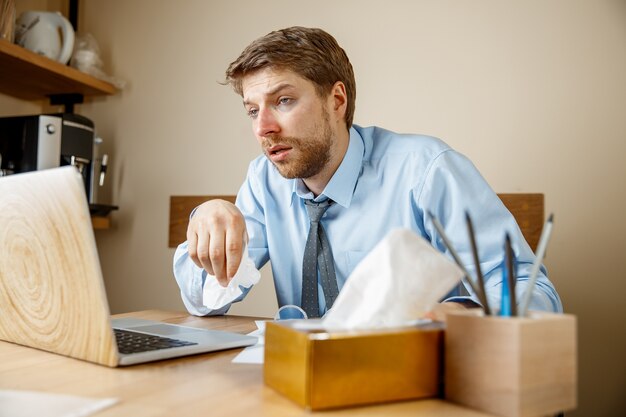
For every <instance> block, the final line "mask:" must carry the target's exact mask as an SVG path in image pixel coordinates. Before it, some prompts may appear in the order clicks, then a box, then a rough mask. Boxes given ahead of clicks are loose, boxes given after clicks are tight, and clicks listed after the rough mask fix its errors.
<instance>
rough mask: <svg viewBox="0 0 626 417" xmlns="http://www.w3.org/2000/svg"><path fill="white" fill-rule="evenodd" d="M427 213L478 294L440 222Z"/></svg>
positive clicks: (473, 289)
mask: <svg viewBox="0 0 626 417" xmlns="http://www.w3.org/2000/svg"><path fill="white" fill-rule="evenodd" d="M427 213H428V217H430V220H431V221H432V222H433V224H434V225H435V229H437V232H438V233H439V235H441V239H442V240H443V243H444V245H446V247H447V248H448V250H449V251H450V254H451V255H452V258H453V259H454V262H456V264H457V265H458V266H459V267H460V268H461V270H462V271H463V273H464V274H465V278H466V280H467V283H468V284H469V285H470V287H471V288H472V291H474V293H475V294H477V295H478V294H480V292H479V291H478V289H477V288H476V285H474V283H473V282H472V279H471V278H470V274H469V272H467V269H466V268H465V265H463V263H462V262H461V258H459V255H458V254H457V253H456V251H455V250H454V247H453V246H452V243H450V241H449V240H448V236H447V235H446V232H444V230H443V226H442V225H441V223H439V220H437V218H436V217H435V216H434V215H433V214H432V213H431V212H430V211H428V212H427ZM479 297H480V296H479ZM483 308H484V306H483Z"/></svg>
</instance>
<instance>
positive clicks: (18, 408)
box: [0, 390, 117, 417]
mask: <svg viewBox="0 0 626 417" xmlns="http://www.w3.org/2000/svg"><path fill="white" fill-rule="evenodd" d="M115 403H117V399H116V398H88V397H77V396H74V395H65V394H50V393H46V392H36V391H17V390H0V417H39V416H41V417H44V416H45V417H86V416H89V415H91V414H94V413H96V412H98V411H100V410H103V409H105V408H107V407H110V406H112V405H113V404H115Z"/></svg>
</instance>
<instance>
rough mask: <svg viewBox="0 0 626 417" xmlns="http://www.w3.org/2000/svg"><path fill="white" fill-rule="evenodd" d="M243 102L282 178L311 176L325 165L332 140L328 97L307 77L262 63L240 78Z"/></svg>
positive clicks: (332, 133)
mask: <svg viewBox="0 0 626 417" xmlns="http://www.w3.org/2000/svg"><path fill="white" fill-rule="evenodd" d="M242 87H243V101H244V106H245V109H246V112H247V113H248V116H249V117H250V118H251V119H252V127H253V130H254V134H255V136H256V138H257V140H258V141H259V143H260V144H261V147H262V149H263V152H264V153H265V156H266V157H267V158H268V159H269V160H270V161H271V162H272V163H273V164H274V166H276V168H277V169H278V171H279V172H280V174H281V175H282V176H283V177H285V178H303V179H306V178H311V177H314V176H315V175H317V174H319V173H320V172H321V171H322V170H323V168H324V167H325V166H326V165H327V164H328V162H329V160H330V158H331V152H332V150H333V145H334V142H335V135H334V132H333V129H332V127H331V122H330V115H329V112H328V109H327V107H326V106H327V105H328V104H327V102H326V101H324V100H323V99H322V98H320V97H319V96H318V95H317V93H316V91H315V87H314V85H313V83H312V82H310V81H309V80H306V79H304V78H302V77H300V76H298V75H296V74H295V73H293V72H291V71H287V70H278V69H271V68H266V69H262V70H259V71H257V72H254V73H252V74H250V75H247V76H246V77H245V78H244V79H243V83H242Z"/></svg>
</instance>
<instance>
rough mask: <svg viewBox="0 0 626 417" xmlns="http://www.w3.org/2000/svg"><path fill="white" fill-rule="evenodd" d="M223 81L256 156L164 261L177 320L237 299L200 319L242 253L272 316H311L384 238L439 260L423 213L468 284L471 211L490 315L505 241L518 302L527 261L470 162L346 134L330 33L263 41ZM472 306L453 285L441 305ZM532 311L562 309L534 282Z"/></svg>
mask: <svg viewBox="0 0 626 417" xmlns="http://www.w3.org/2000/svg"><path fill="white" fill-rule="evenodd" d="M226 79H227V82H228V83H229V84H230V85H231V86H232V87H233V89H234V90H235V91H236V92H237V93H238V94H240V95H241V96H242V97H243V104H244V107H245V111H246V112H247V114H248V116H249V117H250V119H251V121H252V128H253V131H254V135H255V137H256V138H257V140H258V142H259V144H260V145H261V148H262V149H263V153H264V155H263V156H260V157H258V158H257V159H255V160H254V161H252V163H251V164H250V167H249V170H248V174H247V178H246V180H245V182H244V184H243V186H242V187H241V189H240V190H239V193H238V195H237V203H236V205H233V204H231V203H228V202H226V201H222V200H211V201H208V202H206V203H204V204H202V205H200V206H198V207H197V208H196V209H195V210H194V212H193V214H192V216H191V219H190V222H189V227H188V230H187V241H186V242H185V243H183V244H181V245H180V246H179V247H178V249H177V251H176V254H175V256H174V273H175V276H176V280H177V282H178V284H179V286H180V288H181V294H182V298H183V301H184V303H185V306H186V307H187V309H188V310H189V312H190V313H192V314H196V315H209V314H223V313H224V312H226V311H227V310H228V308H229V307H230V304H231V302H236V301H239V300H241V299H243V297H244V296H245V295H246V293H247V291H248V290H247V289H245V290H244V291H243V293H242V294H241V295H237V296H236V297H235V296H233V297H235V299H233V298H232V297H231V299H226V300H223V303H222V304H223V305H221V306H218V307H216V308H213V309H209V308H207V307H206V306H204V305H203V296H202V292H203V288H204V287H205V286H207V285H208V286H209V289H210V290H211V291H220V288H219V287H218V283H219V285H221V286H222V287H227V286H228V285H229V282H231V280H232V279H233V277H234V276H235V274H236V272H237V270H238V268H239V265H240V263H241V261H242V259H244V258H246V256H249V257H250V258H251V259H252V260H253V261H254V264H255V266H256V267H257V268H260V267H261V266H262V265H264V264H265V263H266V262H267V261H268V260H270V259H271V261H272V271H273V275H274V285H275V288H276V294H277V298H278V304H279V305H280V306H283V305H298V306H302V307H303V308H304V309H305V310H306V311H307V313H308V314H309V316H313V317H315V316H321V315H323V314H324V313H325V312H326V311H327V310H328V309H329V308H330V307H331V305H332V303H333V302H334V298H335V297H336V295H337V292H338V291H339V290H341V288H342V286H343V284H344V283H345V281H346V279H347V278H348V276H349V275H350V273H351V272H352V270H353V269H354V268H355V266H356V264H357V263H358V262H359V261H360V260H361V259H362V258H363V257H364V256H365V255H366V254H367V253H368V252H369V251H370V250H371V249H372V248H373V247H374V246H375V245H376V244H377V243H378V242H379V241H380V240H381V239H383V238H384V237H385V235H386V234H387V233H388V232H389V231H390V230H392V229H395V228H399V227H402V228H409V229H411V230H413V231H414V232H416V233H418V234H419V235H421V236H423V237H424V238H425V239H428V240H429V241H430V242H431V243H432V245H433V246H434V247H436V248H437V249H439V250H440V251H442V252H447V248H446V247H445V246H444V244H443V240H442V237H441V236H440V235H439V233H437V231H436V229H435V227H434V225H433V222H432V220H431V218H429V216H427V213H429V212H431V213H433V215H434V216H435V217H436V218H437V219H438V220H439V221H440V222H441V223H442V224H443V226H444V228H445V231H446V234H447V235H448V237H449V238H450V240H451V241H452V244H453V246H454V247H455V248H456V249H457V251H458V252H459V255H460V256H461V258H462V261H463V263H464V264H465V265H466V267H467V269H468V270H469V271H470V272H472V273H473V271H474V270H475V269H474V267H473V261H472V256H471V252H470V249H469V248H470V246H469V240H468V236H467V234H466V226H465V220H464V213H465V212H466V211H468V212H469V213H470V214H471V216H472V218H473V220H474V226H475V229H476V238H477V243H478V247H479V251H480V260H481V267H482V271H483V274H484V276H485V285H486V292H487V295H488V300H489V301H490V303H491V306H492V307H497V306H498V303H499V300H500V292H501V283H502V269H503V265H504V250H503V237H504V233H505V231H507V232H509V233H510V235H511V236H512V242H513V250H514V253H515V256H516V262H517V277H518V289H519V290H518V292H520V291H523V289H524V288H525V285H526V281H527V278H528V275H529V270H530V266H531V265H532V262H533V261H534V255H533V253H532V251H531V250H530V248H529V247H528V244H527V243H526V241H525V240H524V238H523V236H522V235H521V232H520V230H519V228H518V226H517V224H516V223H515V220H514V219H513V217H512V215H511V214H510V213H509V212H508V210H506V208H505V207H504V206H503V204H502V203H501V201H500V199H499V198H498V196H497V195H496V194H495V193H494V192H493V191H492V190H491V188H490V187H489V186H488V185H487V183H486V182H485V180H484V179H483V178H482V177H481V175H480V174H479V173H478V171H477V170H476V168H475V167H474V166H473V165H472V164H471V162H470V161H469V160H467V159H466V158H465V157H464V156H462V155H460V154H459V153H457V152H455V151H454V150H452V149H451V148H450V147H448V146H447V145H446V144H445V143H443V142H441V141H440V140H438V139H435V138H432V137H426V136H418V135H400V134H396V133H393V132H390V131H386V130H383V129H380V128H378V127H369V128H362V127H359V126H356V125H353V124H352V118H353V114H354V108H355V93H356V86H355V81H354V74H353V71H352V65H351V64H350V61H349V59H348V57H347V55H346V54H345V52H344V50H343V49H342V48H341V47H340V46H339V45H338V44H337V42H336V40H335V39H334V38H333V37H332V36H331V35H329V34H328V33H326V32H324V31H322V30H320V29H309V28H303V27H292V28H287V29H283V30H279V31H275V32H271V33H269V34H268V35H266V36H264V37H262V38H260V39H257V40H256V41H254V42H253V43H252V44H250V45H249V46H248V47H247V48H246V49H245V50H244V51H243V52H242V54H241V55H240V56H239V58H237V60H235V61H234V62H233V63H232V64H231V65H230V66H229V68H228V70H227V71H226ZM312 213H317V215H318V216H321V217H320V219H319V220H316V219H311V218H310V216H314V214H312ZM246 244H247V253H248V255H246V253H245V248H246ZM316 260H317V262H316ZM474 276H475V275H474ZM211 288H213V289H211ZM468 290H469V289H468ZM520 293H521V292H520ZM478 303H479V299H478V298H477V296H476V294H473V293H471V290H470V291H469V295H468V292H467V291H464V289H463V288H459V290H458V291H455V292H453V293H452V294H450V296H449V297H448V298H446V299H445V300H444V304H443V305H444V306H445V307H446V308H447V309H453V308H461V307H463V306H465V307H467V306H477V305H479V304H478ZM446 308H444V309H443V310H446ZM531 308H533V309H540V310H548V311H561V310H562V307H561V302H560V300H559V297H558V295H557V293H556V291H555V290H554V288H553V286H552V284H551V283H550V281H549V280H548V279H547V277H546V276H545V274H544V273H541V274H540V276H539V279H538V282H537V285H536V286H535V289H534V292H533V298H532V302H531Z"/></svg>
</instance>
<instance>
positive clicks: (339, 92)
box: [329, 81, 348, 120]
mask: <svg viewBox="0 0 626 417" xmlns="http://www.w3.org/2000/svg"><path fill="white" fill-rule="evenodd" d="M329 100H330V105H331V109H332V111H333V113H334V115H335V117H336V118H337V120H344V119H345V116H346V109H347V108H348V95H347V94H346V86H345V85H344V84H343V83H342V82H341V81H337V82H336V83H335V84H334V85H333V87H332V89H331V90H330V96H329Z"/></svg>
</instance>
